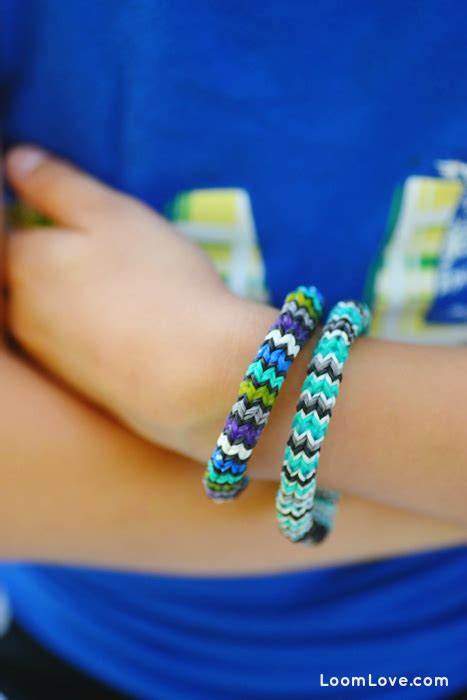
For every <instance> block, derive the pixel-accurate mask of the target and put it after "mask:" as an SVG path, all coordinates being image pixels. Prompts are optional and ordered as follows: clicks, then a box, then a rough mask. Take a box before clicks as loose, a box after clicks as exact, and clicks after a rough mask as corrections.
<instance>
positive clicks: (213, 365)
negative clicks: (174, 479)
mask: <svg viewBox="0 0 467 700" xmlns="http://www.w3.org/2000/svg"><path fill="white" fill-rule="evenodd" d="M25 153H26V161H27V162H26V165H27V166H28V167H26V168H25V167H24V165H25V158H24V155H25ZM16 156H17V157H16V158H15V154H14V153H13V157H11V158H10V159H9V161H8V162H9V177H10V182H11V183H12V185H13V186H14V187H15V188H16V190H17V191H18V192H19V194H20V195H21V196H22V197H24V198H25V199H26V200H27V201H28V202H30V203H31V204H32V205H33V206H35V207H36V208H38V209H40V210H41V211H42V212H43V213H45V214H46V215H48V216H49V217H51V218H53V219H54V220H55V221H57V222H58V224H59V225H60V226H61V228H47V229H43V230H38V231H34V232H18V233H16V234H15V235H14V236H13V238H12V241H11V244H10V250H9V253H10V267H9V276H10V287H11V289H10V295H11V303H10V321H11V326H12V329H13V331H14V333H15V335H16V336H17V338H19V340H20V342H22V343H23V345H24V346H25V347H26V348H27V349H28V350H29V351H30V352H31V353H32V354H33V355H34V356H35V357H37V358H38V359H39V361H40V362H42V363H43V364H44V365H45V366H47V367H48V368H50V369H51V370H52V371H53V372H55V373H56V374H58V375H59V376H61V377H62V378H63V379H65V380H66V381H68V382H69V383H71V384H72V385H73V386H74V387H75V388H77V389H78V390H79V391H81V392H82V393H84V394H85V395H86V396H88V397H89V398H90V399H91V400H93V401H95V402H96V403H97V404H99V405H101V406H103V407H105V408H106V409H107V410H108V411H110V412H111V413H113V414H114V415H116V416H118V417H119V418H120V419H121V420H122V421H124V422H125V423H126V424H127V425H129V426H130V427H132V428H133V429H135V430H136V431H138V432H139V433H140V434H142V435H144V436H146V437H147V438H149V439H151V440H153V441H154V442H158V443H160V444H163V445H165V446H166V447H168V448H169V449H172V450H174V451H177V452H180V453H182V454H185V455H186V456H190V457H192V458H195V459H197V460H199V461H202V462H205V461H206V459H207V458H208V456H209V454H210V452H211V449H212V447H213V445H214V442H215V440H216V438H217V434H218V431H219V429H220V428H221V426H222V424H223V420H224V417H225V415H226V413H227V412H228V410H229V408H230V405H231V403H232V400H233V399H234V397H235V395H236V391H237V387H238V383H239V381H240V379H241V377H242V376H243V373H244V370H245V368H246V366H247V364H248V363H249V362H250V360H251V358H252V356H253V355H254V354H255V352H256V349H257V347H258V345H259V343H260V341H261V340H262V338H263V337H264V335H265V333H266V331H267V328H268V326H269V325H270V323H271V321H272V320H273V319H274V318H275V316H276V311H274V310H273V309H271V308H268V307H266V306H261V305H258V304H254V303H251V302H248V301H244V300H240V299H238V298H234V297H232V296H231V295H229V294H228V293H227V291H226V290H225V289H224V288H223V286H222V285H221V284H220V282H219V280H218V278H217V276H216V275H215V273H214V271H213V269H212V268H211V267H210V265H209V263H208V261H207V259H206V258H205V256H203V255H202V254H201V252H200V251H199V250H197V249H196V248H195V247H194V246H193V245H191V244H190V243H189V241H187V240H185V239H184V238H183V237H182V236H180V235H179V234H178V233H177V231H176V230H175V229H174V228H173V227H171V226H170V225H169V224H168V222H166V221H165V220H164V219H162V218H161V217H159V216H158V215H157V214H155V213H154V212H153V211H151V210H149V209H148V208H147V207H144V206H143V205H141V204H140V203H138V202H137V201H136V200H134V199H131V198H129V197H126V196H123V195H120V194H118V193H117V192H115V191H113V190H110V189H109V188H106V187H105V186H104V185H102V184H101V183H98V182H97V181H95V180H93V179H92V178H90V177H88V176H86V175H84V174H82V173H79V172H78V171H76V170H74V169H73V168H71V167H70V166H69V165H67V164H65V163H63V162H60V161H57V160H55V159H52V158H50V157H49V156H44V155H42V157H40V156H39V160H38V159H37V154H36V159H35V160H34V152H33V160H32V161H31V152H29V160H28V152H27V151H26V152H25V151H23V152H22V151H21V149H20V150H19V151H17V152H16ZM22 156H23V157H22ZM306 363H307V357H306V355H305V353H303V355H302V356H301V357H299V358H298V361H297V363H296V366H295V367H294V368H293V369H292V372H291V376H290V378H288V379H287V382H286V383H285V386H284V389H283V392H282V395H281V396H280V397H279V400H278V402H277V406H275V407H274V410H273V413H272V418H271V421H270V424H269V425H268V427H267V429H266V431H265V434H264V435H263V436H262V438H261V441H260V443H259V445H258V448H257V451H256V452H255V455H254V457H253V459H252V460H251V469H252V474H253V476H256V477H258V478H261V479H269V480H276V479H277V478H278V475H279V472H280V465H281V460H282V451H283V447H284V444H285V441H286V438H287V434H288V430H289V427H290V422H291V419H292V416H293V412H294V406H295V402H296V399H297V397H298V393H299V387H300V384H301V381H302V379H303V377H304V375H305V366H306ZM466 414H467V353H466V352H465V349H463V348H425V347H423V348H422V347H415V346H413V347H411V346H407V345H397V344H391V343H384V342H381V341H375V340H371V339H370V340H368V339H366V340H361V341H359V342H358V343H357V344H356V346H355V348H354V349H353V350H352V353H351V358H350V361H349V364H348V367H347V368H346V373H345V381H344V385H343V388H342V392H341V396H340V398H339V401H338V403H337V406H336V410H335V416H334V418H333V420H332V423H331V427H330V431H329V435H328V438H327V440H326V442H325V445H324V447H323V452H322V460H321V466H320V475H319V479H320V482H321V484H322V485H323V486H325V485H326V486H330V487H335V488H340V489H343V490H344V491H347V492H349V493H352V494H354V495H356V496H358V497H361V498H365V499H371V500H374V501H379V502H382V503H386V504H388V505H392V506H396V507H400V508H405V509H408V510H410V511H412V512H418V513H424V514H426V515H430V516H433V517H438V518H441V519H446V520H448V521H452V522H458V523H463V524H464V525H465V524H466V523H467V511H466V509H465V498H466V488H467V480H466V476H465V473H466V466H467V439H466V436H465V428H464V425H465V415H466Z"/></svg>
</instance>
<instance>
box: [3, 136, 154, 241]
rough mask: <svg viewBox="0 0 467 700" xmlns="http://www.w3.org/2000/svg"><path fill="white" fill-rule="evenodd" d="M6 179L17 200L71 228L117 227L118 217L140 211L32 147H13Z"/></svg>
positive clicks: (89, 178)
mask: <svg viewBox="0 0 467 700" xmlns="http://www.w3.org/2000/svg"><path fill="white" fill-rule="evenodd" d="M6 176H7V180H8V182H9V184H10V185H11V187H12V188H13V189H14V190H15V191H16V193H17V194H18V195H19V196H20V197H21V199H23V200H24V201H26V202H27V203H28V204H30V205H31V206H32V207H34V208H35V209H37V210H38V211H39V212H40V213H42V214H45V215H46V216H47V217H49V218H50V219H52V220H53V221H54V223H57V224H59V225H64V226H69V227H71V228H78V229H83V230H86V229H95V228H96V227H97V228H99V227H102V225H104V228H105V229H109V228H112V227H113V226H115V227H117V228H118V227H121V225H122V218H123V219H125V220H127V219H128V215H130V216H131V215H132V213H133V216H134V215H135V213H137V212H138V211H139V210H141V209H143V207H142V206H140V205H139V204H138V203H137V202H136V200H133V199H131V198H130V197H127V196H125V195H121V194H119V193H118V192H116V191H115V190H113V189H111V188H110V187H106V186H105V185H104V184H102V183H101V182H99V181H98V180H96V179H95V178H93V177H91V176H90V175H86V174H85V173H83V172H82V171H80V170H78V169H77V168H75V167H73V166H72V165H71V164H70V163H67V162H66V161H64V160H61V159H59V158H56V157H54V156H52V155H51V154H50V153H47V152H46V151H44V150H42V149H40V148H37V147H36V146H30V145H24V146H17V147H15V148H13V149H12V150H11V151H10V152H9V153H8V155H7V157H6Z"/></svg>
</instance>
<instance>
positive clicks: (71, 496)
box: [0, 351, 464, 574]
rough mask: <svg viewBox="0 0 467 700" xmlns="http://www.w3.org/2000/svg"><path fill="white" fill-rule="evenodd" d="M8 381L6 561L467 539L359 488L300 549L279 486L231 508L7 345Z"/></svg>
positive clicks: (370, 552) (171, 559)
mask: <svg viewBox="0 0 467 700" xmlns="http://www.w3.org/2000/svg"><path fill="white" fill-rule="evenodd" d="M0 386H1V387H2V395H3V397H7V399H6V400H3V401H2V402H1V404H0V474H1V476H0V483H1V485H2V507H1V508H0V530H1V532H2V533H3V536H2V538H1V539H0V557H1V558H3V559H5V558H13V559H22V558H26V559H28V560H36V561H54V562H62V563H81V564H90V565H96V566H116V567H122V568H134V569H147V570H162V571H176V572H185V573H187V572H189V573H203V572H204V573H206V572H211V573H225V572H235V573H237V574H238V573H241V572H242V571H244V572H246V571H248V572H260V571H266V570H274V569H281V570H285V569H294V568H300V567H305V566H310V565H321V564H327V563H334V562H340V561H349V560H360V559H365V558H371V557H383V556H385V555H392V554H399V553H405V552H410V551H412V550H421V549H429V548H434V547H438V546H440V547H441V546H444V545H450V544H455V543H459V542H461V541H462V540H463V537H464V535H463V533H462V531H461V530H459V529H458V528H456V527H455V526H452V525H448V524H446V523H440V522H438V521H435V520H432V519H430V518H426V517H422V516H418V515H412V514H410V513H406V512H402V511H398V510H396V509H393V508H389V507H386V506H379V505H375V504H370V503H367V502H365V501H362V500H360V499H357V498H351V497H349V498H345V499H344V500H343V503H342V509H341V512H340V514H339V527H338V528H337V530H336V533H335V535H334V536H333V537H331V538H330V539H329V541H328V542H326V543H324V544H323V545H322V546H320V547H317V548H312V549H310V548H307V547H295V546H293V545H291V544H290V543H289V542H287V541H286V540H284V539H283V537H282V536H281V535H280V534H279V532H278V529H277V527H276V524H275V521H274V507H273V504H274V492H275V486H274V485H273V484H270V483H253V484H252V485H251V488H250V489H249V491H248V493H247V494H245V498H243V499H242V500H239V501H238V502H237V503H235V504H232V506H231V507H229V508H218V507H213V505H212V504H211V503H210V502H209V501H208V500H207V499H206V497H205V496H204V493H203V492H202V489H201V488H200V483H199V480H200V474H201V468H200V467H199V466H198V465H196V464H193V463H191V462H189V461H188V460H187V459H185V458H183V457H179V456H175V455H173V454H171V453H168V452H165V451H164V450H162V449H160V448H158V447H154V446H152V445H150V444H149V443H147V442H145V441H143V440H141V439H140V438H137V437H136V436H134V435H131V434H130V433H128V432H127V431H126V430H124V429H123V428H121V427H119V426H117V425H116V424H114V423H113V422H112V421H110V420H109V419H108V418H106V417H105V416H104V415H102V414H101V413H99V412H98V411H96V410H95V409H93V408H91V407H90V406H87V405H85V404H83V403H81V402H79V401H77V400H75V399H73V398H72V397H71V396H70V395H68V394H67V393H65V392H64V391H63V390H62V389H61V388H59V387H58V386H57V385H55V384H53V383H52V382H51V381H50V380H48V379H46V378H45V377H43V376H41V375H40V374H39V373H37V372H35V371H34V370H32V369H31V368H30V367H29V366H27V365H26V364H25V363H23V362H22V361H20V360H18V359H17V358H15V357H13V356H12V355H10V354H7V353H6V352H5V351H3V352H0ZM180 481H183V487H182V488H180Z"/></svg>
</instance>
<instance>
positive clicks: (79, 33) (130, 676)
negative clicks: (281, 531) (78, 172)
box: [0, 0, 467, 700]
mask: <svg viewBox="0 0 467 700" xmlns="http://www.w3.org/2000/svg"><path fill="white" fill-rule="evenodd" d="M464 20H465V17H464V8H463V6H462V3H458V4H456V3H450V4H446V3H444V2H441V1H439V2H437V1H435V0H425V2H404V3H402V2H400V3H398V2H389V0H386V1H384V2H378V3H373V2H360V3H358V4H356V3H341V2H333V1H330V0H326V2H324V1H323V2H321V1H318V2H309V1H308V0H292V1H291V2H286V3H284V2H282V0H268V2H262V1H261V0H260V1H259V2H256V3H252V2H246V1H244V0H240V1H239V0H237V1H236V2H232V1H225V2H221V3H213V2H210V1H209V0H199V1H198V2H197V3H192V2H190V1H189V0H170V1H169V0H158V1H157V2H152V1H151V0H140V1H139V2H138V3H136V2H135V3H132V2H123V1H115V0H101V2H98V3H92V4H91V3H88V4H86V7H85V8H83V3H82V2H79V0H67V2H61V1H59V0H57V1H56V2H53V0H43V1H42V2H41V3H36V2H34V1H33V0H31V1H30V2H23V3H17V2H14V0H3V1H2V5H1V7H0V33H1V35H2V36H1V39H2V41H1V44H0V51H1V54H0V89H1V97H2V101H1V110H2V122H3V124H2V128H3V133H4V138H5V141H6V143H7V144H9V143H13V142H15V141H23V140H26V141H33V142H37V143H40V144H42V145H44V146H45V147H48V148H50V149H52V150H53V151H55V152H58V153H60V154H62V155H63V156H65V157H67V158H70V159H71V160H73V161H75V162H76V163H78V164H79V165H81V166H82V167H83V168H85V169H86V170H89V171H91V172H93V173H95V174H96V175H97V176H99V177H101V178H103V179H104V180H105V181H107V182H109V183H111V184H113V185H116V186H117V187H119V188H121V189H123V190H126V191H128V192H131V193H134V194H136V195H137V196H139V197H141V198H142V199H144V200H146V201H147V202H149V203H150V204H151V205H153V206H155V207H156V208H159V209H160V208H161V207H163V205H164V204H165V203H166V202H167V201H168V200H169V199H171V198H172V197H173V196H174V195H175V194H176V193H178V192H180V191H182V190H189V189H192V188H199V187H226V186H235V187H243V188H245V189H246V190H247V191H248V192H249V193H250V196H251V200H252V204H253V209H254V214H255V220H256V225H257V229H258V236H259V240H260V244H261V248H262V252H263V256H264V260H265V263H266V271H267V281H268V286H269V288H270V289H271V291H272V296H273V299H274V301H275V302H276V303H279V302H280V301H281V299H282V297H283V295H284V293H285V292H286V291H287V290H289V289H290V288H291V287H293V286H295V285H296V284H297V283H307V282H313V283H314V284H317V285H318V286H319V287H320V288H321V289H322V290H323V292H324V293H325V295H326V297H327V300H328V301H329V303H332V302H334V301H336V300H337V299H338V298H341V297H347V298H348V297H357V298H358V297H360V296H361V295H362V293H363V288H364V286H365V281H366V279H367V275H368V270H369V267H370V264H371V262H372V260H373V259H374V257H375V254H376V252H377V250H378V249H379V246H380V245H381V242H382V240H383V234H384V229H385V223H386V220H387V215H388V210H389V204H390V201H391V197H392V193H393V190H394V186H395V185H396V184H397V183H398V182H401V181H403V180H405V178H407V177H408V176H409V175H412V174H417V173H418V174H429V173H431V172H432V171H433V161H434V160H435V159H438V158H441V159H463V158H465V157H466V156H467V119H466V116H467V115H466V112H467V109H466V97H467V95H466V89H465V80H464V76H465V75H466V72H467V46H466V42H465V21H464ZM271 517H274V515H273V512H271ZM310 560H312V552H310ZM466 574H467V554H466V552H465V550H464V549H463V548H453V549H450V550H445V551H438V552H434V553H428V554H416V555H413V556H406V557H401V558H393V559H391V560H388V561H382V562H375V563H369V564H359V565H355V566H339V567H328V568H324V569H319V570H311V571H306V572H302V573H294V574H284V575H276V576H269V575H268V576H251V577H242V578H241V579H239V578H234V577H232V578H222V579H221V580H219V579H210V578H201V579H200V578H196V579H192V578H189V577H174V576H162V575H157V576H156V575H136V574H127V573H117V572H112V573H110V572H102V571H96V570H90V569H76V568H65V567H45V566H42V567H38V566H28V565H25V564H24V565H23V564H18V565H14V566H13V565H9V566H5V567H4V568H3V569H2V571H1V578H2V579H3V580H4V581H5V582H6V584H7V586H8V589H9V591H10V593H11V597H12V600H13V604H14V608H15V612H16V615H17V616H18V618H19V620H20V621H21V622H22V623H23V624H24V625H25V626H26V627H27V628H28V629H29V630H30V631H31V633H33V634H34V635H36V636H37V637H38V638H39V639H41V640H42V641H43V642H44V643H45V644H46V645H48V646H49V647H50V648H52V649H53V650H55V651H56V652H57V653H58V654H60V655H62V656H63V657H65V658H67V659H69V660H70V661H72V662H73V663H74V664H76V665H77V666H79V667H81V668H83V669H85V670H87V671H88V672H89V673H92V674H95V675H96V676H98V677H100V678H102V679H103V680H105V681H107V682H108V683H109V684H111V685H113V686H115V687H116V688H119V689H121V690H124V691H126V692H128V693H130V694H132V695H134V696H136V697H140V698H150V699H151V700H155V699H158V698H163V699H164V700H182V699H183V700H186V698H190V699H191V700H196V699H198V698H199V699H200V700H201V699H203V700H206V699H211V698H212V699H215V700H217V699H220V698H223V699H228V698H242V699H243V700H249V699H250V698H251V699H252V700H253V699H258V698H264V699H266V698H267V699H268V700H284V699H285V698H289V697H291V696H292V697H294V698H296V700H304V699H305V698H310V697H313V698H321V697H322V698H325V697H327V696H328V695H329V694H330V693H333V692H334V696H337V697H341V695H342V693H343V692H345V694H346V696H347V695H349V697H353V696H354V694H355V696H356V697H358V698H365V697H367V696H368V697H369V696H370V695H371V694H372V693H373V692H377V693H378V697H380V698H381V699H383V698H386V697H388V698H389V697H398V695H397V690H394V689H391V688H387V687H386V688H381V689H380V690H379V691H373V689H368V688H367V689H362V688H356V689H354V690H352V689H346V690H345V691H343V690H342V689H341V688H340V689H339V688H337V689H336V690H335V691H333V690H332V689H330V688H328V687H323V688H321V687H320V686H319V677H320V674H321V673H322V674H324V676H325V677H329V676H331V675H338V676H343V675H360V676H361V675H367V674H368V673H372V674H374V676H378V675H386V676H396V675H399V676H401V675H405V676H408V677H409V678H410V677H412V676H417V675H420V676H430V675H431V676H434V675H441V676H448V677H449V681H450V686H449V689H448V690H447V691H446V690H445V691H444V693H443V691H441V690H439V689H437V688H434V687H432V688H428V687H425V688H422V689H420V690H416V689H414V688H412V689H411V688H404V689H401V690H400V691H399V692H400V696H401V697H406V698H411V697H415V696H416V697H424V698H430V697H443V695H444V694H446V693H452V692H454V691H455V690H456V689H458V688H460V687H461V686H462V685H463V684H465V683H466V676H465V671H464V667H465V661H466V658H465V646H466V644H465V643H466V624H465V614H466V607H467V595H466V586H465V581H466Z"/></svg>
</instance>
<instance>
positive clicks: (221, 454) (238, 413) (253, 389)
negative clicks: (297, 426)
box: [203, 287, 323, 502]
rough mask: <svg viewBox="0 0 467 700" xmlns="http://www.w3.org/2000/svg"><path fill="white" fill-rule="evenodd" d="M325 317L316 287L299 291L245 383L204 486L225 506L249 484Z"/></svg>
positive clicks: (287, 302)
mask: <svg viewBox="0 0 467 700" xmlns="http://www.w3.org/2000/svg"><path fill="white" fill-rule="evenodd" d="M322 313H323V299H322V296H321V294H320V292H319V291H318V290H317V289H316V288H315V287H298V289H296V290H295V291H294V292H291V293H290V294H289V295H288V296H287V297H286V299H285V302H284V305H283V307H282V309H281V312H280V315H279V317H278V319H277V321H276V322H275V323H274V325H273V326H272V327H271V329H270V331H269V333H268V334H267V336H266V338H265V340H264V342H263V344H262V345H261V347H260V348H259V350H258V352H257V354H256V357H255V358H254V360H253V362H252V363H251V365H250V366H249V367H248V369H247V372H246V375H245V378H244V379H243V381H242V383H241V384H240V389H239V394H238V397H237V400H236V402H235V404H234V405H233V407H232V410H231V412H230V413H229V415H228V416H227V419H226V421H225V424H224V428H223V430H222V432H221V434H220V435H219V438H218V440H217V444H216V447H215V449H214V452H213V454H212V456H211V459H210V460H209V462H208V465H207V469H206V472H205V475H204V479H203V483H204V488H205V491H206V493H207V495H208V496H209V497H210V498H212V499H214V500H215V501H220V502H224V501H226V500H229V499H232V498H235V496H237V495H238V494H239V493H241V492H242V491H243V490H244V489H245V487H246V486H247V484H248V477H247V475H246V469H247V463H248V460H249V459H250V456H251V453H252V452H253V449H254V447H255V445H256V443H257V442H258V439H259V437H260V435H261V432H262V431H263V429H264V427H265V425H266V423H267V421H268V418H269V415H270V413H271V409H272V406H273V404H274V401H275V400H276V397H277V395H278V393H279V390H280V388H281V386H282V384H283V382H284V380H285V377H286V375H287V372H288V370H289V368H290V365H291V364H292V362H293V360H294V359H295V357H296V356H297V355H298V353H299V352H300V350H301V348H302V347H303V346H304V345H305V343H306V342H307V341H308V340H309V338H310V337H311V335H312V333H313V331H314V329H315V327H316V325H317V324H318V323H319V321H320V319H321V316H322Z"/></svg>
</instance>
